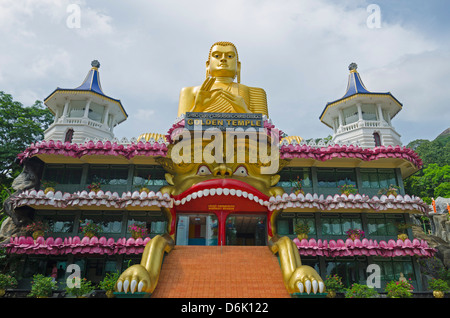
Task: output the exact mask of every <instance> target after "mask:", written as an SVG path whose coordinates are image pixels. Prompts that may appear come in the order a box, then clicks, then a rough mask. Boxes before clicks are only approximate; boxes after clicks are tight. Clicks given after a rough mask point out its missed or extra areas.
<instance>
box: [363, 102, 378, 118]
mask: <svg viewBox="0 0 450 318" xmlns="http://www.w3.org/2000/svg"><path fill="white" fill-rule="evenodd" d="M361 112H362V118H363V119H364V120H373V121H375V120H378V118H377V108H376V107H375V105H374V104H362V105H361Z"/></svg>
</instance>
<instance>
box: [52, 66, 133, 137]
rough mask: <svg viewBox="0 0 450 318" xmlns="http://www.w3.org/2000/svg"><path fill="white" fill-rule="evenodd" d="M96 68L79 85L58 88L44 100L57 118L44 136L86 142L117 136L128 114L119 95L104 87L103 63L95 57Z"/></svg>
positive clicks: (93, 67)
mask: <svg viewBox="0 0 450 318" xmlns="http://www.w3.org/2000/svg"><path fill="white" fill-rule="evenodd" d="M91 66H92V68H91V69H90V71H89V72H88V74H87V76H86V78H85V79H84V81H83V83H82V84H81V85H80V86H78V87H77V88H73V89H66V88H59V87H58V88H56V89H55V90H54V91H53V92H52V93H51V94H50V95H49V96H48V97H47V98H46V99H45V100H44V104H45V105H46V106H47V107H48V108H49V109H50V111H51V112H52V113H53V114H54V115H55V121H54V122H53V124H52V125H50V127H49V128H48V129H47V130H46V131H45V132H44V140H47V141H48V140H54V141H57V140H60V141H63V142H71V143H84V142H85V141H86V140H87V139H89V140H94V139H96V138H97V139H99V140H103V139H110V140H111V139H113V138H114V134H113V130H114V127H115V126H116V125H118V124H120V123H122V122H124V121H125V120H126V119H127V117H128V115H127V113H126V112H125V109H124V108H123V106H122V103H121V102H120V100H118V99H114V98H111V97H109V96H107V95H105V93H104V92H103V90H102V86H101V84H100V74H99V71H98V69H99V68H100V63H99V62H98V61H97V60H94V61H92V63H91Z"/></svg>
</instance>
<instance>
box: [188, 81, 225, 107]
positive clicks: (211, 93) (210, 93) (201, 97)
mask: <svg viewBox="0 0 450 318" xmlns="http://www.w3.org/2000/svg"><path fill="white" fill-rule="evenodd" d="M215 81H216V78H215V77H208V78H207V79H206V80H205V81H204V82H203V84H202V86H200V89H199V90H198V92H197V94H196V95H195V101H194V107H192V109H191V111H192V112H203V111H204V110H205V109H206V108H208V106H209V105H211V103H212V102H213V101H214V100H215V99H216V98H217V97H219V95H220V94H221V92H223V90H222V89H220V88H219V89H213V90H211V88H212V86H213V85H214V82H215Z"/></svg>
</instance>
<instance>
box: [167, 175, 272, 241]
mask: <svg viewBox="0 0 450 318" xmlns="http://www.w3.org/2000/svg"><path fill="white" fill-rule="evenodd" d="M174 202H175V203H174V212H175V213H174V214H176V216H177V225H176V227H177V229H176V244H177V245H252V246H261V245H267V233H268V230H269V227H268V225H267V213H268V210H267V205H268V196H267V195H265V194H263V193H261V192H260V191H258V190H257V189H255V188H254V187H252V186H250V185H249V184H247V183H245V182H242V181H239V180H235V179H226V178H223V179H212V180H207V181H203V182H200V183H198V184H195V185H194V186H192V187H191V188H189V189H188V190H187V191H185V192H183V193H181V194H180V195H177V196H174Z"/></svg>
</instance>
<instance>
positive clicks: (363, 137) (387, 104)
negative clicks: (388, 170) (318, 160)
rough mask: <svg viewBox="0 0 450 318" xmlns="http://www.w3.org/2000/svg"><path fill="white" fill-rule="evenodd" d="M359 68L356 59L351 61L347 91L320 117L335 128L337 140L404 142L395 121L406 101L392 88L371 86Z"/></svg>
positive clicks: (373, 144)
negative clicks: (381, 89) (372, 89)
mask: <svg viewBox="0 0 450 318" xmlns="http://www.w3.org/2000/svg"><path fill="white" fill-rule="evenodd" d="M356 69H357V65H356V64H355V63H352V64H350V66H349V70H350V74H349V76H348V84H347V91H346V92H345V94H344V96H343V97H342V98H340V99H338V100H335V101H334V102H330V103H327V105H326V106H325V109H324V110H323V112H322V114H321V115H320V121H321V122H323V123H324V124H325V125H327V126H328V127H330V128H332V129H333V131H334V134H333V139H332V140H333V141H334V142H336V143H338V142H343V143H347V142H348V143H351V144H356V143H359V145H360V146H361V147H363V148H373V147H376V146H389V145H391V146H396V145H400V146H401V141H400V135H399V134H398V133H397V132H396V131H395V129H394V127H393V126H392V123H391V121H392V119H393V118H394V116H395V115H397V113H398V112H399V111H400V110H401V109H402V106H403V105H402V104H401V103H400V102H399V101H398V100H397V99H396V98H395V97H394V96H393V95H392V94H391V93H390V92H388V93H374V92H370V91H369V90H367V88H366V87H365V86H364V84H363V82H362V80H361V77H360V75H359V73H358V72H357V70H356Z"/></svg>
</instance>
